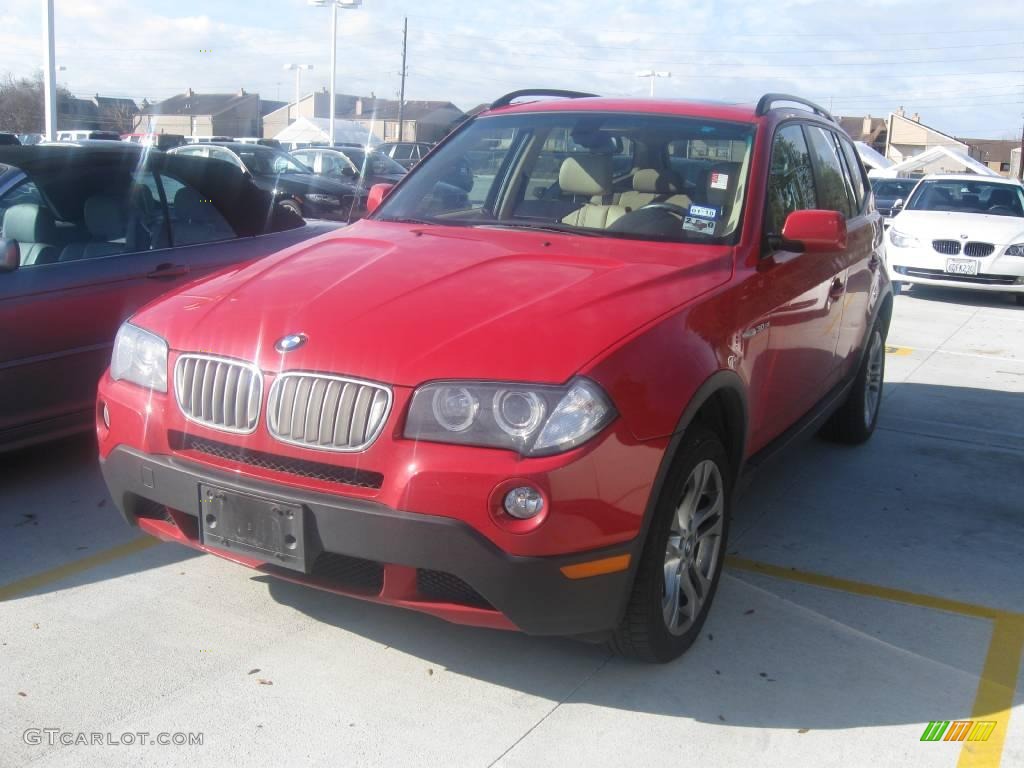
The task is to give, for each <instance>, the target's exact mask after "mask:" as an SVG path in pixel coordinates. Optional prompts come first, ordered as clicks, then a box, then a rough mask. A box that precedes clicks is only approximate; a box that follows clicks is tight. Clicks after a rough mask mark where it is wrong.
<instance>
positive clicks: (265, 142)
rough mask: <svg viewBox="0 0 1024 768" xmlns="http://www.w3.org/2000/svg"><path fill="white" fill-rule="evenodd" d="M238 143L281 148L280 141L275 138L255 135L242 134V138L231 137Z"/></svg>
mask: <svg viewBox="0 0 1024 768" xmlns="http://www.w3.org/2000/svg"><path fill="white" fill-rule="evenodd" d="M232 141H236V142H238V143H239V144H259V145H260V146H261V147H273V148H274V149H281V148H282V147H281V142H280V141H278V140H277V139H261V138H257V137H255V136H244V137H242V138H236V139H232Z"/></svg>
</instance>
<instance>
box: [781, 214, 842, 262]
mask: <svg viewBox="0 0 1024 768" xmlns="http://www.w3.org/2000/svg"><path fill="white" fill-rule="evenodd" d="M782 239H783V240H784V241H786V242H789V243H799V244H800V245H802V246H803V249H804V252H805V253H835V252H836V251H842V250H845V249H846V219H845V218H844V217H843V215H842V214H841V213H838V212H837V211H817V210H811V211H793V212H792V213H791V214H789V216H788V217H786V224H785V226H783V227H782Z"/></svg>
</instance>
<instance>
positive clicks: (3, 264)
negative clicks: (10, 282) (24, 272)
mask: <svg viewBox="0 0 1024 768" xmlns="http://www.w3.org/2000/svg"><path fill="white" fill-rule="evenodd" d="M20 266H21V247H20V246H19V245H18V241H17V240H0V272H13V271H14V270H16V269H17V268H18V267H20Z"/></svg>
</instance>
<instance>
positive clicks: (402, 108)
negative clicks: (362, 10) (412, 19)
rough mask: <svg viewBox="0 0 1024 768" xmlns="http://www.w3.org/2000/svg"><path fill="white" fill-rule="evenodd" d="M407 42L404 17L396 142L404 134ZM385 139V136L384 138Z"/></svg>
mask: <svg viewBox="0 0 1024 768" xmlns="http://www.w3.org/2000/svg"><path fill="white" fill-rule="evenodd" d="M408 42H409V17H408V16H406V17H405V22H404V23H403V24H402V87H401V88H400V89H399V91H398V140H399V141H401V140H402V138H403V135H404V133H405V74H406V71H407V68H406V66H405V54H406V50H407V44H408ZM384 138H385V139H386V138H387V137H386V136H385V137H384Z"/></svg>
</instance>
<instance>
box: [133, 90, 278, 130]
mask: <svg viewBox="0 0 1024 768" xmlns="http://www.w3.org/2000/svg"><path fill="white" fill-rule="evenodd" d="M135 130H136V131H137V132H146V133H178V134H181V135H183V136H259V135H261V126H260V95H259V94H258V93H247V92H246V91H245V89H244V88H242V89H240V90H239V91H238V92H237V93H196V92H195V91H193V90H192V89H191V88H189V89H188V90H187V91H185V93H181V94H178V95H177V96H172V97H171V98H169V99H165V100H164V101H161V102H157V103H155V104H149V105H147V106H146V107H145V108H144V109H143V110H142V111H141V112H140V114H139V116H138V118H137V119H136V122H135Z"/></svg>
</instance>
